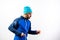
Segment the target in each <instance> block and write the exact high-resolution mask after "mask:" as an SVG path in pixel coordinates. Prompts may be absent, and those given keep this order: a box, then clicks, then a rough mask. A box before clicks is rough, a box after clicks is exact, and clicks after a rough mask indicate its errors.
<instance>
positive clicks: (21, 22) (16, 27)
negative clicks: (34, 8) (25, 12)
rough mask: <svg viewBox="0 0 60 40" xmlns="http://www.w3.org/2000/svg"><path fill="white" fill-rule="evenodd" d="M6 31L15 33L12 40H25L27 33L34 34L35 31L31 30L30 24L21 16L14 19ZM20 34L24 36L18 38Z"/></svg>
mask: <svg viewBox="0 0 60 40" xmlns="http://www.w3.org/2000/svg"><path fill="white" fill-rule="evenodd" d="M8 29H9V30H10V31H11V32H13V33H15V37H14V40H27V35H28V33H29V34H36V31H32V30H31V22H30V21H29V20H28V19H26V18H24V17H22V16H21V17H20V18H17V19H15V20H14V21H13V23H12V24H11V25H10V26H9V28H8ZM22 32H23V33H24V34H25V36H23V37H21V36H20V35H21V33H22Z"/></svg>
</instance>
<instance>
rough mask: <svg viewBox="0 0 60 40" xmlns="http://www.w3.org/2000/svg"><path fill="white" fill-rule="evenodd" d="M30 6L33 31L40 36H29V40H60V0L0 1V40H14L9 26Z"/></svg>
mask: <svg viewBox="0 0 60 40" xmlns="http://www.w3.org/2000/svg"><path fill="white" fill-rule="evenodd" d="M24 6H30V7H31V9H32V11H33V13H32V17H31V19H30V20H31V22H32V30H41V33H40V34H39V35H29V36H28V40H60V0H0V40H13V38H14V34H13V33H12V32H10V31H9V30H8V27H9V25H10V24H11V23H12V22H13V20H14V19H15V18H17V17H20V16H21V15H22V14H23V7H24Z"/></svg>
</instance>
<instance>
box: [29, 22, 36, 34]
mask: <svg viewBox="0 0 60 40" xmlns="http://www.w3.org/2000/svg"><path fill="white" fill-rule="evenodd" d="M28 33H29V34H37V32H36V31H35V30H34V31H33V30H31V23H30V28H29V31H28Z"/></svg>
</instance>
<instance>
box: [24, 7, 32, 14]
mask: <svg viewBox="0 0 60 40" xmlns="http://www.w3.org/2000/svg"><path fill="white" fill-rule="evenodd" d="M28 13H32V10H31V8H30V7H29V6H25V7H24V14H28Z"/></svg>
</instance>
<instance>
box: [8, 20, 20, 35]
mask: <svg viewBox="0 0 60 40" xmlns="http://www.w3.org/2000/svg"><path fill="white" fill-rule="evenodd" d="M17 28H18V23H17V20H14V22H13V23H12V24H11V25H10V26H9V27H8V29H9V30H10V31H11V32H13V33H15V34H16V35H18V36H20V35H21V33H20V31H17Z"/></svg>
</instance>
